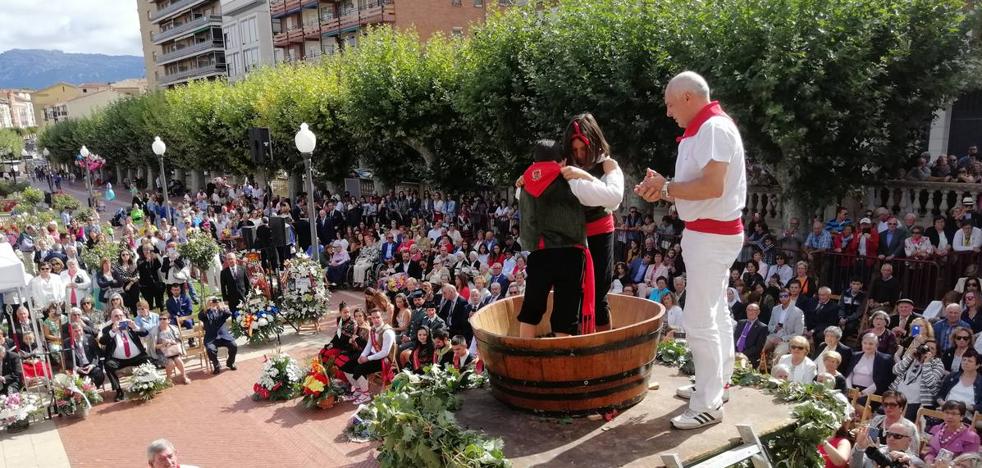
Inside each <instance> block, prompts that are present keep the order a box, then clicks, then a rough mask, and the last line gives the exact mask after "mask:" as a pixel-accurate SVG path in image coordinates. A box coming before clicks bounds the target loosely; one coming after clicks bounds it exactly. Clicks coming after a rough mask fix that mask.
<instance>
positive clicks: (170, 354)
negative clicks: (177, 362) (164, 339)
mask: <svg viewBox="0 0 982 468" xmlns="http://www.w3.org/2000/svg"><path fill="white" fill-rule="evenodd" d="M183 354H184V350H183V349H181V345H180V344H172V345H170V346H168V347H166V348H164V357H165V358H175V357H178V356H181V355H183Z"/></svg>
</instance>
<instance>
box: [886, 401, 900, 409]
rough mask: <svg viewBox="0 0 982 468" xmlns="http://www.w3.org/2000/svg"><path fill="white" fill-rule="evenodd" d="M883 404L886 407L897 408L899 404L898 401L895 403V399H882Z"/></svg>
mask: <svg viewBox="0 0 982 468" xmlns="http://www.w3.org/2000/svg"><path fill="white" fill-rule="evenodd" d="M883 406H885V407H887V408H897V407H899V406H900V403H897V402H896V401H889V402H887V401H884V402H883Z"/></svg>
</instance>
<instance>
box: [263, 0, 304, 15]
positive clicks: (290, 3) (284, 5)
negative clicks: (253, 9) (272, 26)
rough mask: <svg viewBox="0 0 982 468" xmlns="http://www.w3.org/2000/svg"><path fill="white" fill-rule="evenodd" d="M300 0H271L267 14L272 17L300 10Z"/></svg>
mask: <svg viewBox="0 0 982 468" xmlns="http://www.w3.org/2000/svg"><path fill="white" fill-rule="evenodd" d="M300 8H301V6H300V0H282V1H272V2H270V4H269V15H270V16H271V17H272V18H273V19H277V18H282V17H284V16H289V15H292V14H294V13H298V12H300Z"/></svg>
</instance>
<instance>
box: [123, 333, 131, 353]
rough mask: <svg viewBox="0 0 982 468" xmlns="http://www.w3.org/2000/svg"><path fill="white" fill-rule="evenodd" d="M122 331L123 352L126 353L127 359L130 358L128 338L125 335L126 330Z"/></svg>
mask: <svg viewBox="0 0 982 468" xmlns="http://www.w3.org/2000/svg"><path fill="white" fill-rule="evenodd" d="M122 333H123V354H125V355H126V358H127V359H129V358H130V340H129V339H128V338H127V337H126V332H122Z"/></svg>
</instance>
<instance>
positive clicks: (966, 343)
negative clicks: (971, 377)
mask: <svg viewBox="0 0 982 468" xmlns="http://www.w3.org/2000/svg"><path fill="white" fill-rule="evenodd" d="M950 342H951V343H953V344H954V346H952V347H951V348H949V349H948V351H945V352H944V354H942V355H941V362H942V363H943V364H944V368H945V370H946V371H948V372H955V371H957V370H958V369H961V363H962V357H963V356H964V355H965V352H966V351H968V350H969V349H971V347H972V330H969V329H968V328H965V327H955V328H954V329H953V330H952V331H951V340H950Z"/></svg>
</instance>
